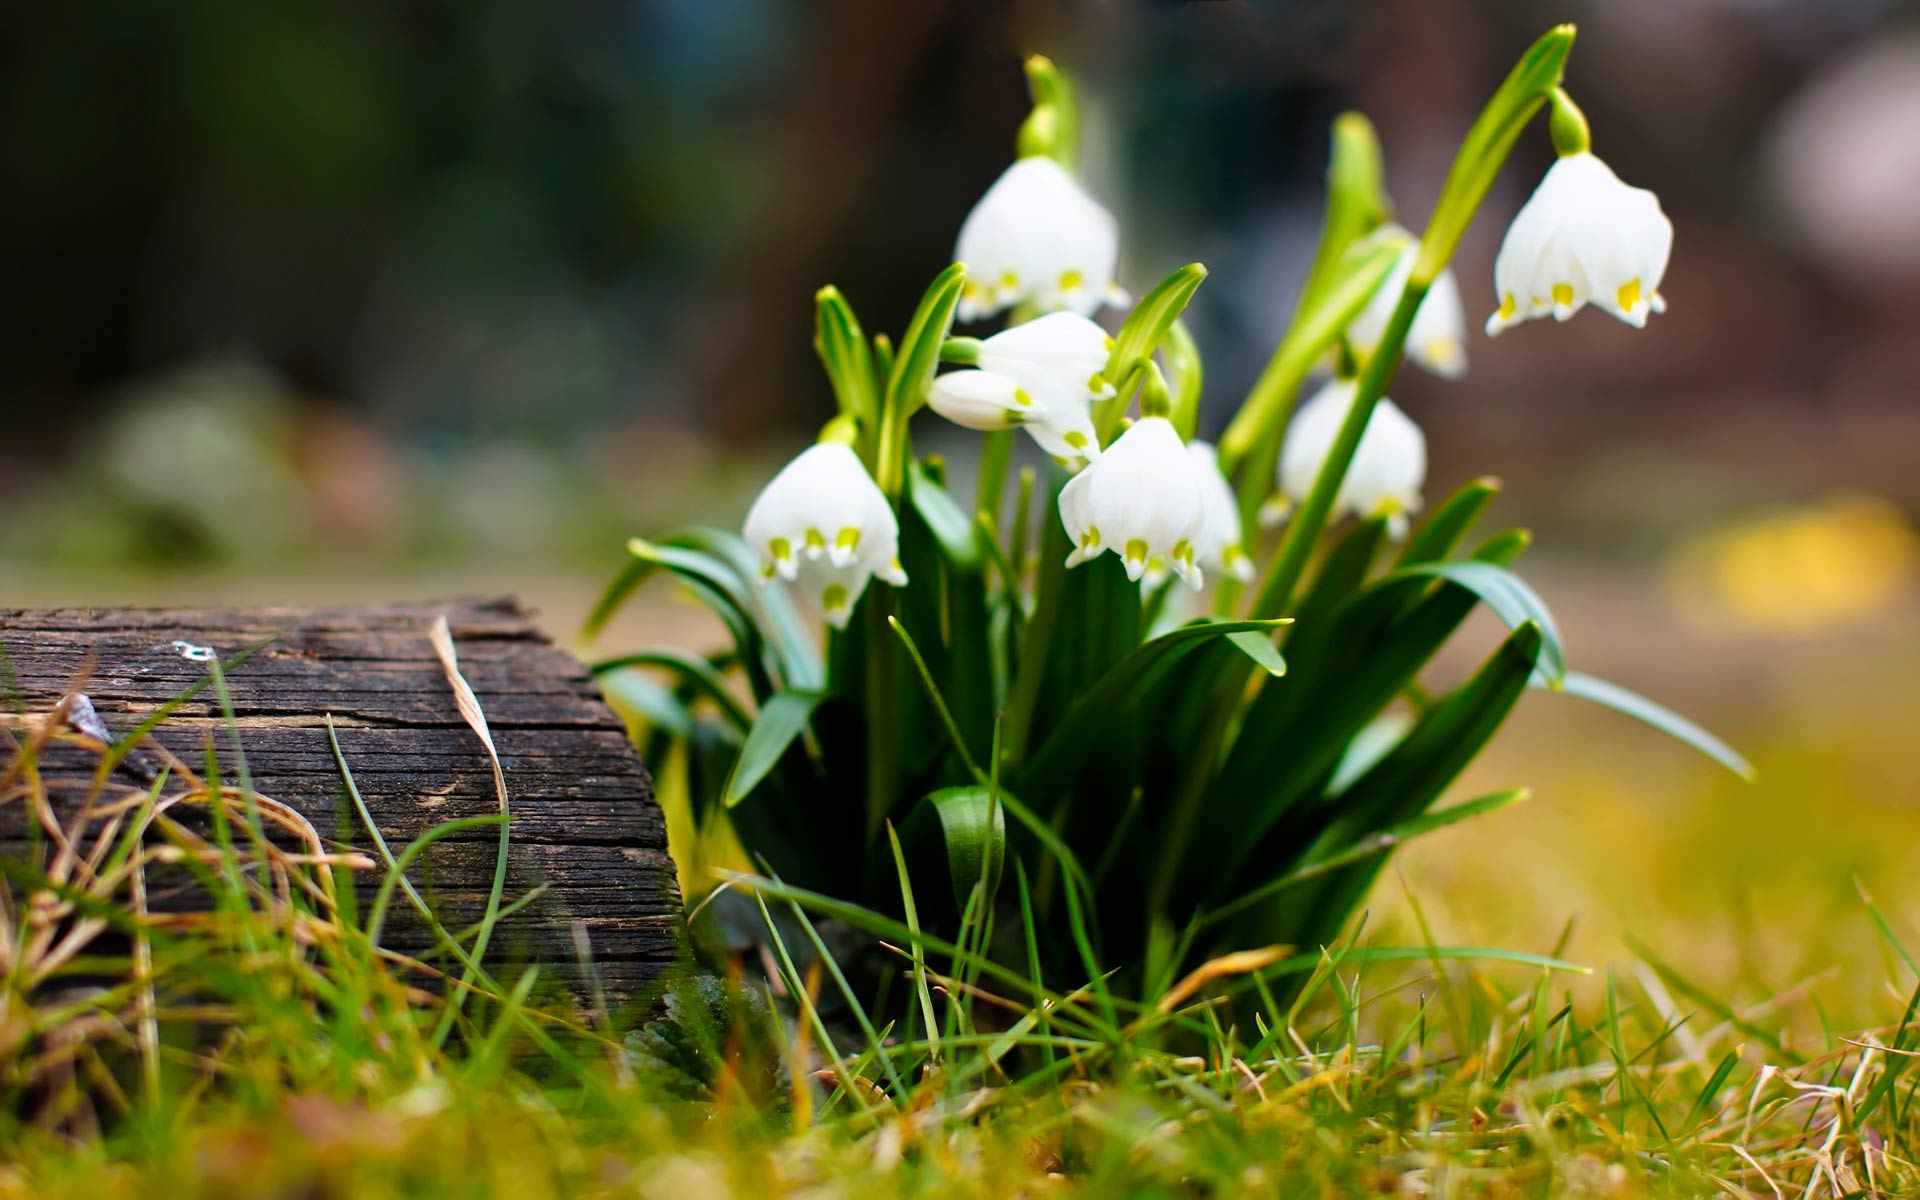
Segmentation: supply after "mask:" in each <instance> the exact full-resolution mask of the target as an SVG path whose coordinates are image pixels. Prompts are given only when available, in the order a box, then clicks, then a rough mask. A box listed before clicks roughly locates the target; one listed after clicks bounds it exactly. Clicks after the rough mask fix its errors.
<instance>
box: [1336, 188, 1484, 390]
mask: <svg viewBox="0 0 1920 1200" xmlns="http://www.w3.org/2000/svg"><path fill="white" fill-rule="evenodd" d="M1385 236H1386V237H1389V238H1391V239H1393V240H1395V241H1398V242H1403V243H1405V248H1404V249H1403V250H1402V251H1401V253H1400V257H1399V258H1398V259H1397V260H1395V262H1394V264H1393V270H1391V271H1389V272H1388V273H1387V278H1386V280H1385V282H1383V283H1382V284H1381V285H1380V290H1379V291H1377V292H1375V293H1374V294H1373V298H1372V299H1371V300H1369V301H1367V306H1366V307H1365V308H1363V309H1361V310H1360V315H1359V316H1357V317H1355V318H1354V319H1353V321H1352V323H1351V324H1349V325H1348V326H1347V341H1348V342H1349V343H1351V344H1352V346H1353V349H1354V351H1355V352H1356V353H1358V354H1361V355H1363V356H1364V355H1368V354H1372V353H1373V352H1374V350H1375V349H1376V348H1378V346H1379V345H1380V339H1381V338H1382V337H1383V336H1385V334H1386V332H1387V322H1388V321H1390V320H1391V319H1392V318H1393V310H1394V308H1395V306H1397V305H1398V304H1399V303H1400V293H1401V292H1402V291H1404V290H1405V289H1406V286H1407V277H1408V276H1409V275H1411V274H1413V262H1414V259H1416V258H1417V257H1419V254H1420V246H1419V243H1418V242H1417V241H1416V240H1415V239H1414V237H1413V235H1412V234H1410V233H1408V232H1407V231H1406V230H1404V229H1402V228H1400V227H1399V226H1397V225H1395V226H1391V227H1389V228H1388V229H1387V230H1386V231H1385ZM1406 354H1407V357H1408V358H1410V359H1412V360H1413V361H1414V362H1416V363H1418V364H1419V365H1420V366H1421V367H1423V368H1425V369H1426V370H1428V371H1431V372H1432V373H1433V374H1435V375H1438V376H1440V378H1442V379H1458V378H1460V377H1461V376H1462V375H1465V374H1466V373H1467V310H1466V306H1465V305H1464V304H1463V303H1462V302H1461V300H1460V284H1459V282H1458V281H1457V280H1455V279H1454V276H1453V268H1451V267H1448V268H1446V269H1444V270H1442V271H1441V272H1440V274H1439V276H1438V277H1437V278H1435V279H1434V281H1433V286H1431V287H1429V288H1428V289H1427V294H1426V298H1425V299H1423V300H1421V301H1420V307H1419V308H1417V309H1415V310H1414V314H1413V325H1412V327H1411V328H1409V329H1408V330H1407V347H1406Z"/></svg>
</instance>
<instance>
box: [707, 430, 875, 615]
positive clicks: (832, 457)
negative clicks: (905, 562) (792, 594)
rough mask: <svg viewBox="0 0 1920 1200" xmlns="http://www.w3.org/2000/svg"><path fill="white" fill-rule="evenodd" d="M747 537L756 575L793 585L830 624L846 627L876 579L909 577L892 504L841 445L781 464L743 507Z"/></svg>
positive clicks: (810, 449) (808, 452) (820, 448)
mask: <svg viewBox="0 0 1920 1200" xmlns="http://www.w3.org/2000/svg"><path fill="white" fill-rule="evenodd" d="M744 536H745V537H746V540H747V544H748V545H750V546H752V547H753V548H754V550H755V551H756V552H757V553H758V554H759V555H760V563H761V578H762V579H763V580H765V581H771V580H773V579H775V578H779V579H783V580H786V581H787V582H788V583H791V584H793V585H794V590H795V591H797V592H798V593H799V594H800V596H801V597H802V598H803V599H804V600H805V601H806V602H807V603H808V604H810V605H812V606H813V608H814V609H815V610H816V611H818V612H819V613H820V615H821V616H822V617H824V618H825V619H826V620H827V621H828V623H830V624H832V625H833V626H834V627H835V628H845V627H846V623H847V617H848V615H849V614H851V613H852V611H853V606H854V605H855V604H857V603H859V600H860V596H861V594H862V593H864V592H865V591H866V590H867V582H868V581H869V580H870V579H872V578H873V577H874V576H876V575H877V576H879V577H880V578H881V579H882V580H884V581H885V582H887V583H891V584H893V585H895V586H896V587H897V586H899V585H902V584H904V583H906V582H907V575H906V572H905V571H903V570H901V568H900V557H899V555H900V524H899V521H898V520H896V519H895V517H894V515H893V508H892V506H891V505H889V504H888V503H887V497H886V495H885V494H884V493H883V492H881V490H880V488H879V486H878V485H877V484H875V483H874V482H873V477H872V476H870V475H868V474H867V468H866V467H865V466H864V465H863V464H862V463H861V462H860V456H859V455H857V454H855V453H854V452H853V450H852V448H851V447H848V446H845V445H843V444H841V443H838V442H822V443H820V444H819V445H815V446H809V447H808V448H807V449H805V450H803V451H801V452H800V453H799V455H797V456H796V457H795V458H794V460H793V461H792V462H790V463H788V464H787V465H786V466H784V467H782V468H781V469H780V473H779V474H777V475H775V476H774V477H773V478H772V479H771V480H770V481H768V483H767V486H766V487H765V488H763V489H761V492H760V495H759V498H758V499H756V500H755V501H754V502H753V507H752V508H750V509H749V510H747V521H746V527H745V530H744Z"/></svg>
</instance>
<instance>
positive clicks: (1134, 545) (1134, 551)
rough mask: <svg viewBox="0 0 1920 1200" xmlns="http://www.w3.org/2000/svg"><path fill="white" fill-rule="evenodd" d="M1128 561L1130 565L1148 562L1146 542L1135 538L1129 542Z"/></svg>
mask: <svg viewBox="0 0 1920 1200" xmlns="http://www.w3.org/2000/svg"><path fill="white" fill-rule="evenodd" d="M1126 560H1127V561H1128V562H1130V563H1136V562H1137V563H1143V562H1146V561H1147V544H1146V543H1145V542H1144V541H1142V540H1140V539H1139V538H1134V539H1133V540H1132V541H1130V542H1128V543H1127V552H1126Z"/></svg>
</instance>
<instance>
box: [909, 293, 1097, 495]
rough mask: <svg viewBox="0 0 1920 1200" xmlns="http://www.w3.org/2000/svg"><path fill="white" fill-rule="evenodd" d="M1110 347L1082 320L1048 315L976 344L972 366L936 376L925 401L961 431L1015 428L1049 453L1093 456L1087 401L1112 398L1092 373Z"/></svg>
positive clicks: (1065, 456) (1094, 444)
mask: <svg viewBox="0 0 1920 1200" xmlns="http://www.w3.org/2000/svg"><path fill="white" fill-rule="evenodd" d="M1111 345H1112V340H1111V339H1110V338H1108V337H1107V334H1106V331H1105V330H1104V329H1101V328H1100V327H1099V326H1098V325H1095V324H1094V323H1093V322H1092V321H1090V320H1088V319H1087V318H1085V317H1083V316H1080V315H1079V314H1077V313H1066V312H1061V313H1051V314H1049V315H1047V316H1044V317H1040V318H1038V319H1036V320H1032V321H1028V322H1025V323H1024V324H1020V325H1015V326H1014V327H1013V328H1011V329H1008V330H1005V331H1004V332H1001V333H996V334H994V335H993V336H992V337H990V338H987V339H986V340H985V341H983V342H981V343H980V357H979V369H977V370H971V371H953V372H949V373H948V374H945V375H941V376H939V377H938V378H936V379H935V380H934V381H933V388H932V390H931V391H930V392H929V393H928V395H927V403H928V404H929V405H930V406H931V407H932V408H933V410H934V411H935V412H937V413H939V414H940V415H941V416H943V417H945V418H947V419H948V420H949V421H952V422H953V423H955V424H956V425H964V426H966V427H967V428H968V429H981V430H995V429H1011V428H1013V427H1014V426H1016V425H1017V426H1020V427H1021V428H1024V429H1025V430H1026V431H1027V432H1028V433H1030V434H1032V435H1033V440H1034V441H1036V442H1038V443H1039V444H1040V447H1041V448H1042V449H1044V450H1045V451H1046V452H1047V453H1049V454H1051V455H1053V456H1054V457H1056V458H1062V459H1067V460H1073V459H1080V458H1084V459H1094V458H1098V457H1099V456H1100V442H1099V439H1098V437H1097V436H1096V435H1095V433H1094V428H1093V416H1092V413H1091V412H1090V410H1089V409H1088V407H1087V406H1088V403H1089V402H1090V401H1092V400H1097V399H1105V398H1106V397H1108V396H1111V395H1113V385H1112V384H1110V383H1108V382H1107V381H1106V379H1105V378H1104V377H1103V376H1102V375H1101V373H1100V372H1101V369H1102V368H1103V367H1105V366H1106V363H1107V352H1108V350H1109V349H1110V347H1111Z"/></svg>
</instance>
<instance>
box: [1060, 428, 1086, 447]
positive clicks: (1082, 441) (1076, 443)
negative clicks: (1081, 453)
mask: <svg viewBox="0 0 1920 1200" xmlns="http://www.w3.org/2000/svg"><path fill="white" fill-rule="evenodd" d="M1060 440H1061V441H1063V442H1065V443H1066V444H1067V445H1069V446H1072V447H1073V448H1074V449H1075V450H1085V449H1086V448H1087V435H1086V434H1084V433H1081V432H1080V431H1079V430H1078V429H1075V430H1071V431H1070V432H1068V433H1067V434H1066V435H1065V436H1063V437H1062V438H1061V439H1060Z"/></svg>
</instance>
